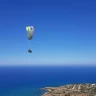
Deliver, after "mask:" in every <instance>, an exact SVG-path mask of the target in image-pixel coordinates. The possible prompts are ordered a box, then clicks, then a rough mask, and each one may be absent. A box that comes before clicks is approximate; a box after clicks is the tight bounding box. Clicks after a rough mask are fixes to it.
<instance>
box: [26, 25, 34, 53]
mask: <svg viewBox="0 0 96 96" xmlns="http://www.w3.org/2000/svg"><path fill="white" fill-rule="evenodd" d="M26 31H27V38H28V40H29V41H31V40H32V38H33V35H34V27H33V26H27V27H26ZM28 52H30V53H31V52H32V51H31V50H30V49H29V50H28Z"/></svg>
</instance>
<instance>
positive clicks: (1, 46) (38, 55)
mask: <svg viewBox="0 0 96 96" xmlns="http://www.w3.org/2000/svg"><path fill="white" fill-rule="evenodd" d="M28 25H33V26H34V28H35V33H34V37H33V40H32V41H31V42H28V39H27V34H26V30H25V27H26V26H28ZM29 48H30V49H32V51H33V53H31V54H30V53H28V52H27V51H28V49H29ZM28 64H29V65H34V64H35V65H38V64H39V65H40V64H44V65H47V64H49V65H60V64H61V65H62V64H65V65H66V64H77V65H78V64H96V0H86V1H85V0H23V1H22V0H14V1H13V0H8V1H4V0H2V1H0V65H28Z"/></svg>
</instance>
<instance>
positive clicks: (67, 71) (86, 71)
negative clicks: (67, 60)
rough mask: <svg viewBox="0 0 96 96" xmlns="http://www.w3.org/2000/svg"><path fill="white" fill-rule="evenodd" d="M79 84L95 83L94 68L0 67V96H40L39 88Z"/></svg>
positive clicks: (95, 70) (95, 73)
mask: <svg viewBox="0 0 96 96" xmlns="http://www.w3.org/2000/svg"><path fill="white" fill-rule="evenodd" d="M79 83H96V67H90V66H83V67H82V66H10V67H9V66H5V67H4V66H2V67H0V96H42V94H44V93H45V92H46V91H44V90H41V89H40V88H44V87H56V86H62V85H66V84H79Z"/></svg>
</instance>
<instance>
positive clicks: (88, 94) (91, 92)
mask: <svg viewBox="0 0 96 96" xmlns="http://www.w3.org/2000/svg"><path fill="white" fill-rule="evenodd" d="M42 89H43V90H47V91H48V92H46V93H45V94H43V95H42V96H96V84H69V85H65V86H60V87H45V88H42Z"/></svg>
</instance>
